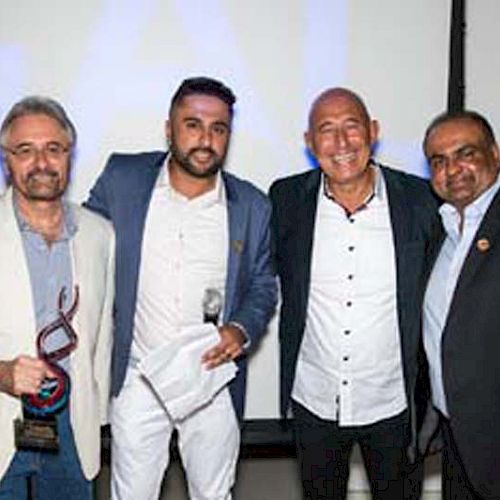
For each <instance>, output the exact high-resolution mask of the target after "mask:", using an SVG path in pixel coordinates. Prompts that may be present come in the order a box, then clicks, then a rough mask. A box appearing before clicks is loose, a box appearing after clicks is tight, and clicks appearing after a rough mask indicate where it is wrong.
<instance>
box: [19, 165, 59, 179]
mask: <svg viewBox="0 0 500 500" xmlns="http://www.w3.org/2000/svg"><path fill="white" fill-rule="evenodd" d="M40 175H44V176H46V177H54V178H57V177H59V174H58V173H57V172H56V171H55V170H51V169H50V168H38V167H37V168H34V169H33V170H31V172H29V173H28V174H26V180H30V179H33V178H34V177H37V176H40Z"/></svg>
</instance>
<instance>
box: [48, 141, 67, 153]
mask: <svg viewBox="0 0 500 500" xmlns="http://www.w3.org/2000/svg"><path fill="white" fill-rule="evenodd" d="M65 150H66V148H65V147H64V146H63V145H62V144H59V143H58V142H51V143H49V144H47V146H46V151H47V153H49V154H50V155H54V156H58V155H60V154H62V153H64V152H65Z"/></svg>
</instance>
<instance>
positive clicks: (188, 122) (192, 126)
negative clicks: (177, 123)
mask: <svg viewBox="0 0 500 500" xmlns="http://www.w3.org/2000/svg"><path fill="white" fill-rule="evenodd" d="M184 124H185V126H186V128H188V129H191V130H195V129H197V128H198V127H199V123H198V121H196V120H186V121H185V122H184Z"/></svg>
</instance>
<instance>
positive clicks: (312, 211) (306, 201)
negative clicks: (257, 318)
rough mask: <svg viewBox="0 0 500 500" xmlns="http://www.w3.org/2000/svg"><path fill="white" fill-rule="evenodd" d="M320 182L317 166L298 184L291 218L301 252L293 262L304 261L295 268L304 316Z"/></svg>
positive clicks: (298, 250)
mask: <svg viewBox="0 0 500 500" xmlns="http://www.w3.org/2000/svg"><path fill="white" fill-rule="evenodd" d="M320 182H321V170H320V169H319V168H318V169H316V170H314V171H312V172H311V173H310V175H309V176H308V177H307V179H306V181H305V182H304V183H303V184H302V185H299V186H298V196H297V207H296V210H297V212H296V213H297V219H296V220H295V219H293V218H291V219H292V223H296V224H297V228H296V229H297V232H296V235H297V241H296V251H297V252H300V253H303V258H300V257H301V256H300V255H298V256H296V257H298V258H296V259H295V262H299V263H302V262H303V263H304V266H302V267H300V268H299V269H297V271H298V272H300V273H301V275H302V276H301V277H302V279H301V282H302V284H303V294H302V295H303V297H304V301H303V302H304V303H303V313H304V318H305V314H306V309H307V300H308V297H309V285H310V281H311V259H312V251H313V240H314V228H315V225H316V212H317V208H318V193H319V187H320Z"/></svg>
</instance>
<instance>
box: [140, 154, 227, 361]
mask: <svg viewBox="0 0 500 500" xmlns="http://www.w3.org/2000/svg"><path fill="white" fill-rule="evenodd" d="M167 161H168V160H167ZM165 165H166V164H165ZM227 248H228V221H227V206H226V194H225V188H224V183H223V181H222V176H221V175H220V173H219V174H218V176H217V180H216V185H215V188H214V189H213V190H211V191H209V192H207V193H205V194H203V195H201V196H198V197H196V198H193V199H191V200H189V199H188V198H186V197H184V196H183V195H181V194H180V193H178V192H176V191H175V190H174V189H173V188H172V186H171V185H170V182H169V175H168V168H166V166H165V167H164V168H163V169H162V172H161V173H160V175H159V177H158V181H157V183H156V186H155V188H154V190H153V193H152V198H151V202H150V205H149V210H148V214H147V218H146V223H145V228H144V237H143V242H142V252H141V264H140V272H139V284H138V290H137V306H136V313H135V321H134V338H133V342H132V358H133V359H135V360H140V359H141V358H142V357H143V356H144V355H146V354H148V353H149V352H151V351H152V350H154V349H156V348H157V347H159V346H161V345H162V343H163V342H164V341H165V340H166V339H168V338H173V336H175V335H177V333H178V332H179V330H180V329H181V328H182V327H186V326H190V325H196V324H201V323H202V322H203V305H202V303H203V296H204V293H205V290H206V289H207V288H215V289H217V290H218V291H219V292H220V294H221V296H222V297H224V291H225V279H226V267H227ZM221 314H222V313H221Z"/></svg>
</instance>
